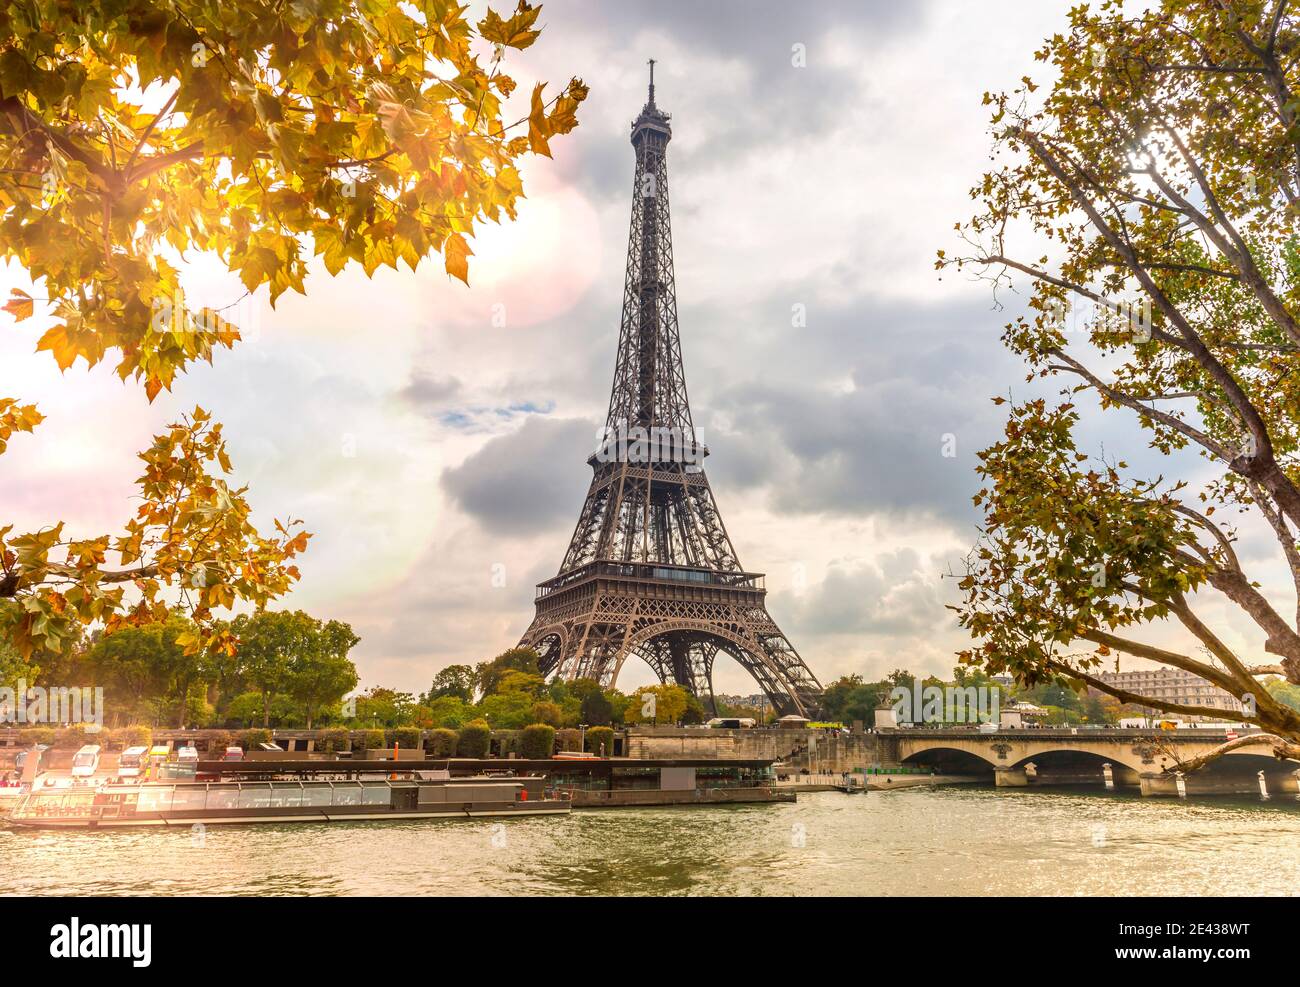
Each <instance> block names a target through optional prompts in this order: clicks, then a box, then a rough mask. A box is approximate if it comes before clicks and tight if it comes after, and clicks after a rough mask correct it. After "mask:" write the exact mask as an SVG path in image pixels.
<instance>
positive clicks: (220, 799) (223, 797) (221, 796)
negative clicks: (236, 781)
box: [208, 785, 239, 809]
mask: <svg viewBox="0 0 1300 987" xmlns="http://www.w3.org/2000/svg"><path fill="white" fill-rule="evenodd" d="M238 804H239V789H238V788H237V787H236V786H235V785H213V786H212V787H211V788H209V789H208V808H209V809H233V808H235V806H237V805H238Z"/></svg>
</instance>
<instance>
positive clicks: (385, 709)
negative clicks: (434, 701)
mask: <svg viewBox="0 0 1300 987" xmlns="http://www.w3.org/2000/svg"><path fill="white" fill-rule="evenodd" d="M415 709H416V701H415V696H413V695H411V694H410V693H409V692H398V691H397V690H396V689H387V688H384V687H383V686H372V687H371V688H369V689H367V690H366V691H365V692H363V693H362V694H361V695H359V696H357V700H356V707H355V711H354V712H355V715H354V717H353V720H354V721H355V722H356V723H357V725H358V726H363V727H366V726H374V727H401V726H406V725H408V724H410V723H412V722H413V721H414V717H415Z"/></svg>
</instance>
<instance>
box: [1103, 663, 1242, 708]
mask: <svg viewBox="0 0 1300 987" xmlns="http://www.w3.org/2000/svg"><path fill="white" fill-rule="evenodd" d="M1097 677H1098V678H1099V679H1101V680H1102V681H1103V682H1105V683H1106V684H1107V685H1111V686H1114V687H1115V688H1117V689H1123V690H1124V691H1125V692H1135V693H1137V694H1138V695H1140V696H1146V697H1148V698H1150V699H1163V700H1164V701H1165V702H1170V703H1179V704H1181V705H1184V706H1208V707H1210V708H1211V709H1222V710H1235V711H1237V712H1241V711H1242V710H1243V708H1244V707H1243V706H1242V705H1241V702H1240V701H1239V700H1238V699H1237V698H1236V697H1235V696H1233V695H1232V694H1231V693H1229V692H1226V691H1225V690H1223V689H1220V688H1219V687H1218V686H1217V685H1214V684H1212V683H1210V682H1207V681H1206V680H1205V679H1203V678H1201V677H1200V676H1199V675H1196V674H1194V673H1192V672H1187V671H1184V670H1183V669H1181V668H1143V669H1139V670H1137V671H1133V672H1102V673H1100V674H1099V675H1098V676H1097ZM1140 708H1141V709H1142V710H1143V712H1144V713H1147V714H1148V715H1150V716H1169V715H1176V716H1178V717H1179V718H1181V719H1184V720H1189V721H1195V720H1211V719H1214V717H1212V716H1191V715H1186V714H1182V713H1177V714H1169V713H1165V712H1164V711H1163V710H1158V709H1154V708H1151V707H1146V706H1143V707H1140Z"/></svg>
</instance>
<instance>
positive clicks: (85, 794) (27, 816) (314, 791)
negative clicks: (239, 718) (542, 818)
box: [7, 777, 570, 829]
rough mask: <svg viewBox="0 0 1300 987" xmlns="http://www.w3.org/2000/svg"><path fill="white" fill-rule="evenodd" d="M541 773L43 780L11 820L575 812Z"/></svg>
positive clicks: (86, 822) (212, 820)
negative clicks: (48, 783) (64, 783)
mask: <svg viewBox="0 0 1300 987" xmlns="http://www.w3.org/2000/svg"><path fill="white" fill-rule="evenodd" d="M544 786H545V782H544V780H543V779H541V778H532V777H522V778H456V779H451V778H435V779H432V780H431V779H428V778H419V777H416V778H411V779H407V780H393V779H390V778H357V779H349V780H346V781H321V780H312V781H223V782H176V783H170V782H163V783H144V784H134V785H116V784H114V785H101V786H97V787H73V788H41V789H37V790H36V791H32V792H28V793H26V794H25V795H24V796H23V797H22V798H21V799H20V800H19V802H18V804H17V805H16V806H14V808H13V811H12V812H11V813H10V815H9V818H8V820H7V822H8V823H9V824H11V825H15V826H27V827H33V828H37V829H98V828H106V827H123V826H192V825H194V824H196V823H202V824H204V825H205V826H207V825H217V824H226V823H261V822H279V823H288V822H350V821H361V820H364V821H374V820H384V819H439V818H444V819H445V818H472V817H476V816H533V815H556V814H562V813H567V812H569V809H570V803H569V800H568V799H567V798H564V797H548V793H547V792H546V790H545V787H544Z"/></svg>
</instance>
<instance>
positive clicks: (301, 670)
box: [284, 620, 361, 730]
mask: <svg viewBox="0 0 1300 987" xmlns="http://www.w3.org/2000/svg"><path fill="white" fill-rule="evenodd" d="M360 642H361V639H360V638H359V637H357V636H356V634H354V633H353V632H352V628H351V627H350V626H349V625H347V624H345V623H344V622H343V621H341V620H331V621H327V622H326V623H324V624H322V623H320V622H319V621H316V626H315V628H314V629H313V630H312V632H311V633H310V634H308V636H307V641H306V643H307V645H308V646H307V647H306V648H305V649H304V650H302V651H301V652H299V653H298V654H296V655H295V656H294V657H293V658H292V659H291V660H290V662H289V674H288V678H287V679H286V681H285V683H284V689H285V692H287V693H288V694H289V695H290V696H291V697H292V698H293V699H294V701H295V702H297V703H298V705H299V706H301V707H302V712H303V719H304V721H305V723H306V726H307V729H308V730H310V729H311V728H312V722H313V721H314V720H315V719H316V715H317V714H318V713H319V712H320V710H321V709H323V708H324V707H326V706H331V705H333V704H335V703H337V702H338V701H339V700H341V699H342V698H343V697H344V696H346V695H347V694H348V693H349V692H351V691H352V690H353V689H355V688H356V687H357V666H356V665H354V664H353V663H352V659H350V658H349V657H348V652H349V651H351V650H352V649H353V648H354V647H356V645H357V644H359V643H360Z"/></svg>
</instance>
